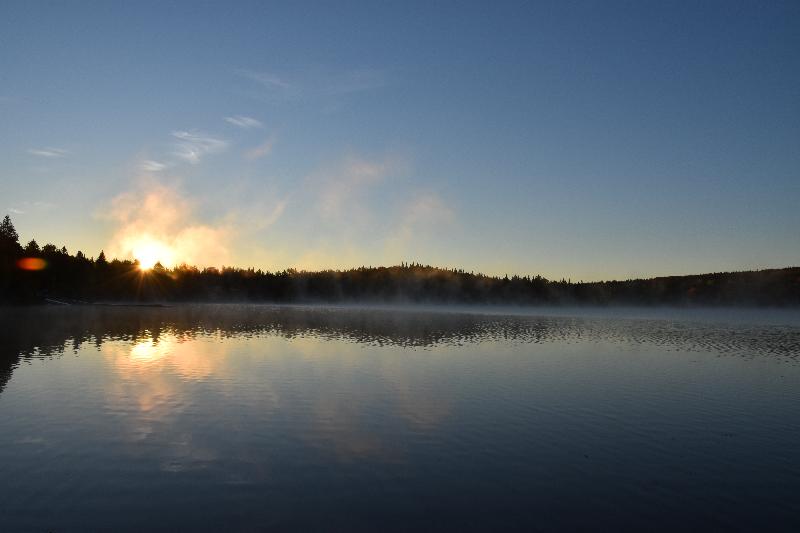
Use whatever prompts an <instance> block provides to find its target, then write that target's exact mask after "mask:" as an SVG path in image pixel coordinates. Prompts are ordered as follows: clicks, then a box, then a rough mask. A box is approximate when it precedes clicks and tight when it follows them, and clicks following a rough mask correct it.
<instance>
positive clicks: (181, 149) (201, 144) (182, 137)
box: [172, 131, 228, 165]
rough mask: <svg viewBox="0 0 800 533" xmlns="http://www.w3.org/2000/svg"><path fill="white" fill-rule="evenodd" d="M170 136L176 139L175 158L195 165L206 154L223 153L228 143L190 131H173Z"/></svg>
mask: <svg viewBox="0 0 800 533" xmlns="http://www.w3.org/2000/svg"><path fill="white" fill-rule="evenodd" d="M172 136H173V137H175V138H176V139H178V141H179V142H178V143H176V145H175V151H174V152H173V153H172V154H173V155H174V156H175V157H177V158H179V159H181V160H183V161H185V162H187V163H190V164H192V165H196V164H198V163H199V162H200V160H201V159H202V158H203V157H205V156H206V155H208V154H216V153H220V152H224V151H225V150H226V149H227V148H228V141H226V140H224V139H218V138H216V137H212V136H210V135H205V134H203V133H199V132H192V131H173V132H172Z"/></svg>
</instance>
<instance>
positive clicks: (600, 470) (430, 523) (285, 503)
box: [0, 305, 800, 531]
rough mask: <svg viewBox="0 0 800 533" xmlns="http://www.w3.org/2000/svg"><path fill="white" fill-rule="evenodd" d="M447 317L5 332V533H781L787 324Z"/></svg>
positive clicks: (99, 321)
mask: <svg viewBox="0 0 800 533" xmlns="http://www.w3.org/2000/svg"><path fill="white" fill-rule="evenodd" d="M455 311H457V312H448V310H447V309H445V308H431V309H422V310H420V309H417V310H410V309H391V308H366V309H364V308H355V307H353V308H346V307H313V306H308V307H305V306H258V305H199V306H195V305H192V306H177V307H171V308H124V307H119V308H114V307H109V308H93V307H84V308H78V307H70V308H56V307H50V308H18V309H13V310H6V311H2V316H0V318H2V320H3V323H4V324H5V325H7V327H4V328H3V330H2V333H0V347H2V352H0V479H3V480H6V481H4V482H3V483H0V501H2V502H3V504H2V505H0V530H3V531H42V530H53V531H85V530H87V529H103V530H115V531H141V530H163V531H167V530H175V529H184V530H207V531H217V530H221V529H226V530H234V531H237V530H260V529H267V528H273V529H288V528H292V529H328V530H329V529H344V530H375V529H376V528H378V529H381V530H385V529H389V530H409V529H453V530H496V529H525V530H537V529H541V530H554V529H558V530H565V531H566V530H569V531H574V530H590V529H592V530H597V529H605V530H626V529H627V530H650V531H653V530H663V531H674V530H687V529H688V530H698V531H699V530H726V531H737V530H738V531H752V530H761V529H769V530H773V531H793V530H797V528H798V527H800V519H798V506H797V499H796V494H797V492H798V490H800V467H798V465H800V451H798V450H800V422H798V421H799V420H800V401H799V400H800V387H798V385H800V365H799V364H798V362H799V360H798V357H799V356H800V323H799V322H798V320H797V316H796V314H795V313H792V312H778V311H776V312H769V311H766V312H765V311H746V310H735V311H719V312H713V311H709V310H702V311H700V310H698V311H688V312H687V311H685V310H684V311H675V310H667V309H646V310H642V309H635V308H627V309H625V308H618V309H615V310H613V311H611V312H604V316H600V315H599V314H598V313H596V312H595V311H593V310H581V309H565V308H559V309H553V310H548V309H535V310H531V309H528V310H523V309H520V308H517V309H516V310H515V314H513V315H512V314H508V310H503V311H502V312H501V311H498V310H494V311H493V312H492V313H477V312H475V309H470V308H461V309H455ZM12 510H13V512H12Z"/></svg>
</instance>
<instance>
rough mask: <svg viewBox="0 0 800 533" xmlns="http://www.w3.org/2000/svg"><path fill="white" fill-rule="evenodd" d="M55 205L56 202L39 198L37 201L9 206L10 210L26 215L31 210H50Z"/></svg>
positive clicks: (16, 213)
mask: <svg viewBox="0 0 800 533" xmlns="http://www.w3.org/2000/svg"><path fill="white" fill-rule="evenodd" d="M54 207H55V204H53V203H50V202H43V201H41V200H37V201H35V202H21V203H19V204H17V205H15V206H11V207H9V208H8V211H9V212H10V213H13V214H15V215H24V214H26V213H29V212H31V211H49V210H50V209H53V208H54Z"/></svg>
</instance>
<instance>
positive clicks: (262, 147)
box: [244, 135, 275, 160]
mask: <svg viewBox="0 0 800 533" xmlns="http://www.w3.org/2000/svg"><path fill="white" fill-rule="evenodd" d="M274 144H275V137H274V136H272V135H270V136H269V137H268V138H267V139H266V140H265V141H264V142H262V143H261V144H259V145H258V146H255V147H253V148H251V149H250V150H247V151H246V152H245V153H244V156H245V157H246V158H247V159H250V160H255V159H261V158H262V157H265V156H268V155H269V154H271V153H272V147H273V145H274Z"/></svg>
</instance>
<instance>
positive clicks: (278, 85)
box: [237, 69, 293, 91]
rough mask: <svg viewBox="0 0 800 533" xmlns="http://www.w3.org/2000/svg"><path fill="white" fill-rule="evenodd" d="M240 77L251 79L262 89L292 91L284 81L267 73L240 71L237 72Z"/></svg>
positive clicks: (289, 85)
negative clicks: (262, 87) (261, 86)
mask: <svg viewBox="0 0 800 533" xmlns="http://www.w3.org/2000/svg"><path fill="white" fill-rule="evenodd" d="M237 72H238V73H239V74H240V75H241V76H244V77H245V78H248V79H251V80H253V81H255V82H257V83H260V84H261V85H263V86H264V87H267V88H268V89H280V90H283V91H286V90H289V89H292V88H293V86H292V84H291V83H289V82H288V81H286V80H283V79H281V78H279V77H278V76H276V75H274V74H270V73H268V72H257V71H254V70H247V69H241V70H238V71H237Z"/></svg>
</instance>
